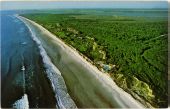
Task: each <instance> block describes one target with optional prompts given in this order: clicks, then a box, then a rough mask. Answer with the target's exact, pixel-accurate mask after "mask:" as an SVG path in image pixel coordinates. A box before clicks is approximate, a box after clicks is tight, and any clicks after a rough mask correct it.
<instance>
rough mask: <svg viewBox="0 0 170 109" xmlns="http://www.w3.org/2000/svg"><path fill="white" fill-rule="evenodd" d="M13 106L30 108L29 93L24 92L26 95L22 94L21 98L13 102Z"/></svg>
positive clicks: (20, 108)
mask: <svg viewBox="0 0 170 109" xmlns="http://www.w3.org/2000/svg"><path fill="white" fill-rule="evenodd" d="M13 108H15V109H29V103H28V97H27V94H24V96H22V98H21V99H19V100H17V101H16V102H15V103H14V104H13Z"/></svg>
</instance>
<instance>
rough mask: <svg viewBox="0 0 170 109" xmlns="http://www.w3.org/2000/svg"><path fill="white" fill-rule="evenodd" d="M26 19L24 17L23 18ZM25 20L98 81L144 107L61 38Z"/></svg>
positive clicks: (138, 105)
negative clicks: (90, 71)
mask: <svg viewBox="0 0 170 109" xmlns="http://www.w3.org/2000/svg"><path fill="white" fill-rule="evenodd" d="M23 18H24V17H23ZM24 19H25V20H27V21H28V22H31V23H32V24H34V25H35V26H37V27H38V28H40V29H42V30H43V31H44V32H46V33H47V34H48V36H49V37H51V38H52V39H53V40H55V41H56V43H60V45H61V46H62V47H63V48H64V49H67V50H68V51H69V54H70V56H72V57H75V56H76V57H78V58H79V59H80V61H81V63H82V64H83V65H84V66H85V67H88V68H90V69H92V70H94V71H95V72H94V73H93V75H94V76H97V77H98V79H99V80H100V81H101V82H104V83H105V85H107V86H109V87H111V88H112V89H114V90H116V91H117V92H119V93H120V94H123V95H124V96H125V97H127V98H128V99H129V100H131V101H133V102H134V105H136V106H137V107H143V105H142V104H141V103H140V102H139V101H137V100H135V99H134V98H133V97H132V95H130V94H129V93H127V92H125V91H124V90H123V89H122V88H120V87H118V86H117V84H116V83H115V82H114V81H113V80H112V78H111V77H110V76H109V75H108V74H104V73H103V72H101V71H100V70H99V69H98V68H97V67H96V66H94V65H93V64H91V63H90V62H87V60H86V59H84V58H83V57H82V56H81V54H80V53H79V52H78V51H77V50H75V49H74V48H72V47H70V46H68V45H67V44H66V43H64V42H62V41H61V40H60V39H59V38H57V37H56V36H55V35H53V34H52V33H50V32H49V31H48V30H46V29H45V28H44V27H42V26H41V25H39V24H37V23H35V22H34V21H31V20H29V19H27V18H24ZM90 69H89V70H90ZM122 99H124V98H122Z"/></svg>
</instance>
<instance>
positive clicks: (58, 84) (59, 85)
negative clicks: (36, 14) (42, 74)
mask: <svg viewBox="0 0 170 109" xmlns="http://www.w3.org/2000/svg"><path fill="white" fill-rule="evenodd" d="M17 18H19V19H20V20H21V21H23V22H24V24H25V25H26V26H27V27H28V29H29V31H30V33H31V37H32V39H33V40H34V41H35V42H36V43H37V45H38V47H39V50H40V54H41V56H42V59H43V63H44V66H45V68H46V73H47V76H48V78H49V80H50V81H51V85H52V88H53V91H54V93H55V98H56V100H57V105H56V107H59V108H62V109H63V108H77V107H76V105H75V103H74V101H73V100H72V99H71V97H70V95H69V94H68V92H67V88H66V85H65V82H64V79H63V77H62V76H61V72H60V71H59V70H58V69H57V68H56V66H55V65H54V64H53V63H52V62H51V59H50V58H49V57H48V55H47V53H46V51H45V49H44V48H43V46H42V44H41V42H40V40H39V39H38V38H37V37H36V35H35V34H34V32H33V31H32V29H31V28H30V26H29V23H28V22H27V21H25V20H24V19H23V18H22V17H20V16H17Z"/></svg>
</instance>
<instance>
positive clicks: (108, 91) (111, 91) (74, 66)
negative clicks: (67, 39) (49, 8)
mask: <svg viewBox="0 0 170 109" xmlns="http://www.w3.org/2000/svg"><path fill="white" fill-rule="evenodd" d="M20 18H22V19H23V20H24V21H25V22H26V23H28V24H29V25H32V27H34V28H35V29H37V30H36V31H39V32H41V34H39V35H38V36H37V38H38V39H39V40H40V41H41V44H42V46H43V47H44V49H45V50H46V52H47V54H48V55H49V57H50V58H51V60H52V62H53V64H54V65H56V67H57V68H58V69H59V70H60V72H61V74H62V76H63V78H64V80H65V82H66V85H67V88H68V92H69V94H70V95H71V97H72V99H73V100H74V101H75V103H76V104H77V105H78V107H79V106H80V107H87V106H86V104H87V105H89V107H116V108H122V107H123V108H125V107H126V108H143V107H144V106H143V105H142V104H141V103H140V102H138V101H137V100H135V99H134V98H133V97H132V96H131V95H130V94H128V93H127V92H125V91H124V90H123V89H121V88H119V87H118V86H117V85H116V84H115V82H114V81H113V80H112V79H111V78H110V77H109V76H108V75H107V74H105V73H102V72H101V71H99V70H98V69H97V67H95V66H94V65H92V64H91V63H89V62H87V61H86V60H85V59H84V58H83V57H82V56H81V55H80V54H79V53H78V52H77V51H76V50H74V49H72V48H71V47H69V46H68V45H66V44H65V43H64V42H63V41H61V40H60V39H59V38H57V37H56V36H55V35H53V34H52V33H50V32H49V31H48V30H46V29H45V28H44V27H42V26H41V25H39V24H37V23H35V22H33V21H31V20H29V19H27V18H24V17H20ZM32 27H31V28H32ZM34 31H35V30H34ZM41 35H42V36H41ZM47 41H48V42H47ZM51 46H52V47H53V48H51ZM56 50H58V51H59V52H58V53H55V54H54V53H53V52H54V51H55V52H56ZM58 58H60V59H58ZM57 61H58V62H57ZM67 66H68V67H69V68H66V67H67ZM64 68H65V69H64ZM67 69H68V70H67ZM72 76H74V77H72ZM75 78H76V80H75ZM76 82H77V83H76ZM75 83H76V84H75ZM83 90H84V91H83ZM80 91H81V92H80ZM76 94H77V95H76ZM83 97H85V98H83ZM86 102H87V103H86Z"/></svg>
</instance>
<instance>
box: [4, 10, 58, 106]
mask: <svg viewBox="0 0 170 109" xmlns="http://www.w3.org/2000/svg"><path fill="white" fill-rule="evenodd" d="M14 14H16V12H11V11H5V12H3V13H2V14H1V106H2V108H11V107H12V106H13V104H14V103H15V102H16V101H17V100H18V99H21V97H22V96H23V95H24V93H25V94H27V96H28V101H29V107H30V108H33V107H34V108H35V107H39V108H41V107H44V108H45V107H48V108H53V107H56V99H55V94H54V92H53V90H52V87H51V85H50V81H49V80H48V78H47V75H46V71H45V68H44V65H43V62H42V57H41V55H40V52H39V48H38V47H37V44H36V43H35V42H34V41H33V39H32V38H31V33H30V31H29V30H28V28H27V27H26V26H25V24H24V23H23V22H22V21H20V20H19V19H18V18H16V16H14ZM23 70H24V72H23Z"/></svg>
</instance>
